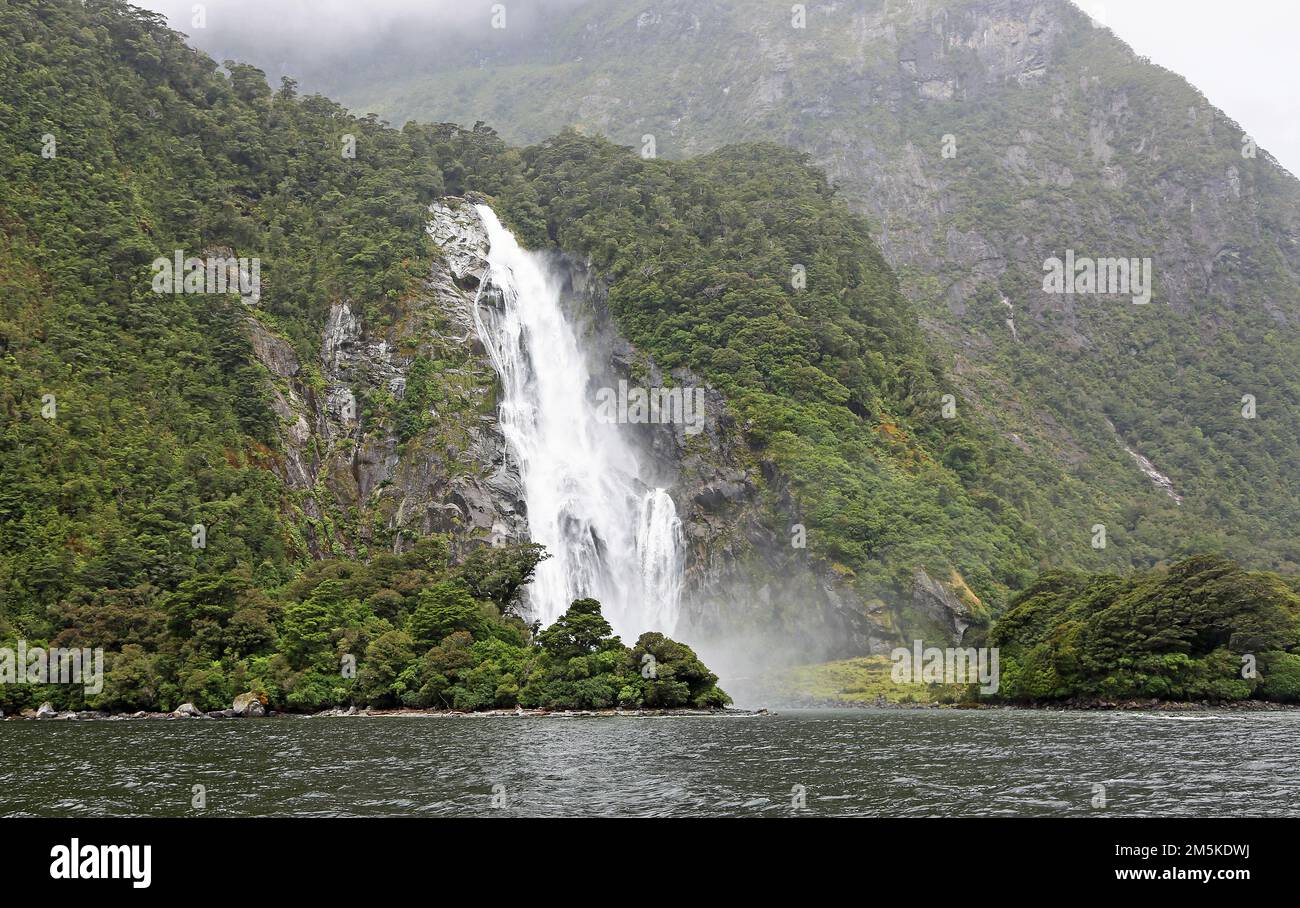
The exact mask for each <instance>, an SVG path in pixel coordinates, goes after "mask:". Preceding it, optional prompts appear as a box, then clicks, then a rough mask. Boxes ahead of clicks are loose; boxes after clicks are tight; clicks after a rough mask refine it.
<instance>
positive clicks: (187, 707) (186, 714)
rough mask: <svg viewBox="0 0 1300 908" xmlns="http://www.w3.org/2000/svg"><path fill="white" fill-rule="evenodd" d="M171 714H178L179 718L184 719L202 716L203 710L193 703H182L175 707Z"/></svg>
mask: <svg viewBox="0 0 1300 908" xmlns="http://www.w3.org/2000/svg"><path fill="white" fill-rule="evenodd" d="M173 715H176V716H180V717H181V718H185V719H190V718H201V717H202V716H203V712H202V710H200V709H199V708H198V707H197V706H195V705H194V704H193V703H182V704H181V705H180V706H178V707H176V710H175V712H174V713H173Z"/></svg>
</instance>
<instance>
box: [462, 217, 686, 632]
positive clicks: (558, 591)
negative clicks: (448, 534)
mask: <svg viewBox="0 0 1300 908" xmlns="http://www.w3.org/2000/svg"><path fill="white" fill-rule="evenodd" d="M475 208H476V210H477V211H478V213H479V216H480V217H481V218H482V220H483V224H484V226H485V227H486V228H487V235H488V242H489V244H490V245H489V248H488V275H487V277H486V279H485V280H484V281H483V284H482V286H481V287H480V289H479V299H478V301H477V304H476V305H475V306H474V321H475V325H476V327H477V328H478V333H479V336H480V337H481V338H482V339H483V342H484V344H485V345H486V346H487V348H488V355H489V356H490V357H491V359H492V364H493V366H494V368H495V369H496V371H497V374H498V375H499V376H500V378H501V386H502V399H501V410H500V420H501V428H502V431H503V432H504V434H505V437H506V441H507V443H508V444H509V445H510V449H511V452H512V453H513V454H514V455H515V457H516V458H517V460H518V462H519V469H520V474H521V478H522V480H523V486H524V498H525V503H526V504H527V507H528V523H529V527H530V529H531V534H532V537H533V541H535V542H540V543H542V544H543V545H545V546H546V550H547V551H548V552H550V553H551V558H549V559H547V560H546V561H543V562H542V564H541V565H540V566H539V567H538V570H537V577H536V579H535V580H534V581H533V584H532V588H531V590H530V592H529V600H530V604H531V608H532V611H533V615H534V617H536V618H538V619H540V620H541V621H542V623H543V624H550V623H551V622H552V621H554V620H555V619H556V618H558V617H559V616H560V615H561V614H563V612H564V611H565V609H567V608H568V607H569V604H570V603H571V602H572V601H573V600H574V599H577V598H580V597H583V596H590V597H592V598H595V599H599V600H600V602H601V605H602V611H603V613H604V615H605V617H606V618H607V619H608V620H609V622H610V624H612V625H613V626H614V631H615V633H617V634H619V635H620V636H622V637H623V638H624V639H625V640H626V641H628V642H631V641H632V640H635V639H636V637H637V636H639V635H640V634H641V633H643V632H645V631H662V632H663V633H667V634H671V633H672V632H673V630H674V628H675V626H676V624H677V612H678V606H679V600H680V596H681V584H682V569H683V563H684V558H683V554H682V551H683V543H682V532H681V521H680V520H679V519H678V517H677V510H676V507H675V506H674V505H673V500H672V497H671V496H670V495H669V494H668V493H667V491H665V490H664V489H660V488H647V486H646V485H645V484H644V483H643V482H642V481H641V479H640V478H639V474H640V468H639V464H638V459H637V456H636V451H635V450H634V448H633V447H632V445H631V444H630V443H629V442H628V440H627V439H626V438H625V437H624V435H623V433H622V431H621V430H620V427H619V426H617V425H612V424H607V423H603V422H601V421H599V420H597V419H596V415H595V409H594V407H593V405H592V403H591V401H590V400H589V398H588V384H589V382H590V378H591V376H590V373H589V371H588V369H587V364H586V361H585V359H584V358H583V356H582V352H581V350H580V349H579V346H578V339H577V334H576V333H575V331H574V330H573V327H572V326H571V325H570V324H569V322H568V320H567V319H566V318H565V315H564V312H563V311H562V309H561V307H560V292H559V287H558V285H557V284H556V282H555V281H554V279H553V277H552V274H551V272H550V270H549V269H548V268H547V267H546V264H545V262H544V261H543V260H542V258H541V257H540V256H538V255H536V254H535V253H531V252H529V251H527V250H525V249H523V248H522V247H521V246H520V245H519V243H518V242H517V241H516V240H515V238H514V236H513V235H512V234H511V233H510V231H508V230H506V229H505V227H503V226H502V225H501V222H500V221H499V220H498V219H497V216H496V214H495V213H494V212H493V211H492V209H491V208H489V207H488V206H486V205H477V206H475Z"/></svg>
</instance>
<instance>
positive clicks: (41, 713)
mask: <svg viewBox="0 0 1300 908" xmlns="http://www.w3.org/2000/svg"><path fill="white" fill-rule="evenodd" d="M58 716H59V714H58V712H57V711H56V710H55V709H54V706H53V705H52V704H51V703H50V702H49V701H46V702H44V703H42V704H41V705H40V706H38V707H36V718H38V719H57V718H58Z"/></svg>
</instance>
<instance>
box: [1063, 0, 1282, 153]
mask: <svg viewBox="0 0 1300 908" xmlns="http://www.w3.org/2000/svg"><path fill="white" fill-rule="evenodd" d="M1074 3H1075V5H1076V6H1078V7H1080V8H1081V9H1082V10H1083V11H1084V12H1086V13H1088V14H1089V15H1090V16H1093V17H1094V18H1095V19H1098V20H1100V21H1101V22H1102V23H1103V24H1104V25H1106V26H1107V27H1108V28H1110V30H1111V31H1113V32H1114V33H1115V34H1116V35H1118V36H1119V37H1120V38H1121V39H1122V40H1123V41H1125V42H1126V43H1127V44H1128V45H1129V46H1130V47H1132V48H1133V50H1134V51H1135V52H1136V53H1139V54H1142V55H1144V56H1147V57H1150V58H1151V60H1152V62H1154V63H1159V64H1160V65H1161V66H1163V67H1165V68H1166V69H1172V70H1173V71H1174V72H1176V73H1178V74H1179V75H1180V76H1182V77H1183V78H1185V79H1187V81H1189V82H1191V83H1192V84H1193V85H1195V86H1196V87H1197V88H1199V89H1200V90H1201V91H1202V92H1204V93H1205V96H1206V97H1207V98H1209V100H1210V103H1211V104H1213V105H1214V106H1215V107H1218V108H1219V109H1221V110H1222V111H1224V112H1225V113H1226V114H1228V116H1230V117H1232V118H1233V119H1234V120H1236V121H1237V122H1238V123H1240V124H1241V125H1242V128H1243V129H1245V130H1246V132H1248V133H1249V134H1250V136H1251V137H1252V138H1253V139H1254V140H1255V142H1256V143H1257V144H1258V145H1259V147H1261V148H1263V149H1266V150H1267V151H1269V152H1271V153H1272V154H1273V156H1274V157H1276V158H1277V159H1278V160H1279V161H1281V162H1282V164H1283V166H1285V167H1286V168H1287V169H1288V170H1290V171H1291V172H1292V173H1293V174H1297V175H1300V75H1298V74H1297V72H1296V61H1297V58H1298V57H1300V0H1234V2H1231V3H1229V2H1225V0H1074Z"/></svg>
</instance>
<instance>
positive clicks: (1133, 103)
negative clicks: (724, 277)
mask: <svg viewBox="0 0 1300 908" xmlns="http://www.w3.org/2000/svg"><path fill="white" fill-rule="evenodd" d="M538 6H539V5H538V4H517V5H516V6H515V7H512V8H511V16H512V18H510V19H509V20H508V21H507V23H506V27H505V28H496V27H494V25H493V23H492V21H491V20H490V17H489V16H487V15H486V14H485V15H482V16H478V17H475V16H472V15H466V16H463V17H459V18H457V19H456V21H455V23H454V27H451V28H446V29H436V30H435V29H431V28H430V27H429V24H428V22H429V20H428V17H425V16H422V15H421V14H420V13H418V12H413V13H412V14H411V15H410V16H409V17H406V18H404V19H399V20H398V21H396V22H393V23H392V24H391V27H390V28H389V29H387V30H384V31H376V32H372V33H361V34H358V35H357V36H355V40H352V41H349V42H347V43H336V44H333V45H330V46H329V47H326V48H322V49H321V50H320V51H319V52H317V51H316V50H315V49H313V51H312V53H311V54H305V53H302V52H300V51H299V50H297V49H296V48H295V42H296V41H297V40H298V39H297V38H296V37H295V33H294V26H290V28H288V29H287V30H285V31H283V32H280V31H266V30H261V31H250V30H248V29H240V28H239V25H240V23H234V22H229V21H222V20H221V19H219V18H218V19H216V20H213V21H211V22H210V23H209V25H208V29H207V30H205V31H203V32H196V40H199V41H200V42H210V43H212V44H215V45H220V46H222V47H224V48H227V49H229V48H238V50H239V52H240V53H241V54H244V55H246V56H248V57H249V58H252V59H264V60H266V61H267V62H268V63H270V64H274V65H275V66H276V67H277V70H279V69H283V71H287V72H291V73H294V74H301V75H302V78H303V79H304V80H307V81H309V82H310V84H312V85H313V86H317V87H320V88H322V89H324V90H327V91H330V92H335V93H337V96H339V97H341V98H343V99H344V100H345V101H346V102H347V103H349V104H351V105H353V106H354V107H356V108H357V109H360V110H367V111H370V110H373V111H377V112H379V114H380V115H381V116H384V117H388V118H391V119H393V120H394V121H395V122H402V121H404V120H405V119H406V118H408V117H414V118H417V119H430V118H432V119H438V120H448V119H451V120H457V121H460V122H464V123H472V122H474V121H475V120H478V119H483V120H488V121H489V122H492V123H493V124H495V125H496V126H497V128H498V129H499V130H500V131H501V133H502V135H503V136H504V137H505V138H506V139H507V140H508V141H512V142H521V143H527V142H535V141H539V140H541V139H542V138H544V137H546V136H549V135H552V134H554V133H555V132H557V131H558V130H560V129H561V128H564V127H569V126H572V127H575V128H577V129H579V130H581V131H584V132H588V133H594V134H601V135H605V136H609V137H610V138H612V139H614V140H615V141H619V142H624V143H628V144H632V145H635V146H636V147H638V148H642V147H646V143H647V141H651V142H652V143H653V146H654V149H655V153H656V154H657V155H659V156H661V157H671V158H682V157H688V156H693V155H699V154H702V153H706V152H708V151H710V150H713V149H716V148H719V147H721V146H725V145H727V144H730V143H736V142H750V141H761V142H772V143H778V144H782V145H786V146H789V147H792V148H797V149H800V150H802V151H806V152H808V153H809V154H810V155H811V159H812V161H813V162H814V163H815V164H817V165H818V166H820V167H822V168H823V169H824V170H825V171H826V173H827V174H828V175H829V177H830V179H831V180H832V181H833V182H834V184H835V185H836V186H837V187H838V188H839V189H840V191H841V192H842V193H843V195H844V197H845V198H846V199H847V200H848V201H849V203H850V205H851V206H852V207H853V208H854V210H856V211H858V212H860V213H863V214H865V215H867V216H868V217H869V218H870V219H871V221H872V223H873V226H874V228H875V236H876V239H877V241H878V242H879V244H880V246H881V248H882V250H883V252H884V254H885V256H886V258H887V260H888V261H889V262H890V263H891V264H892V265H893V266H894V268H895V270H896V272H897V273H898V274H899V277H900V284H901V286H902V287H903V289H904V291H905V292H906V293H907V295H908V296H909V297H910V298H912V299H913V300H914V301H915V303H916V305H917V308H918V312H919V314H920V316H921V318H922V321H923V326H924V328H925V330H926V335H927V342H928V344H929V345H930V346H931V348H932V349H933V350H934V351H935V354H936V355H938V356H940V357H942V359H943V362H944V365H945V368H946V370H947V372H948V374H950V375H951V376H952V377H953V381H954V383H955V384H956V386H957V388H958V389H959V391H960V397H961V398H962V400H963V402H964V403H965V404H966V405H967V406H968V407H969V408H971V409H978V410H979V411H980V412H981V414H982V415H983V417H984V418H986V419H987V421H988V422H989V423H991V424H993V425H995V426H996V427H997V431H998V434H999V435H1000V436H1001V437H1002V438H1003V439H1007V440H1010V441H1011V442H1012V443H1013V444H1015V445H1016V446H1017V447H1020V448H1022V449H1023V450H1024V451H1025V452H1027V453H1028V455H1029V458H1030V459H1031V460H1032V461H1033V462H1034V463H1035V464H1036V465H1037V466H1036V469H1038V470H1043V471H1048V470H1051V471H1059V472H1060V473H1061V474H1063V475H1065V476H1067V477H1069V480H1068V481H1066V482H1062V483H1057V484H1056V485H1055V487H1054V488H1053V489H1052V490H1051V493H1050V495H1049V496H1048V500H1047V501H1045V502H1034V501H1030V500H1029V499H1028V498H1024V497H1022V498H1019V499H1017V498H1016V497H1015V496H1014V495H1013V494H1012V490H1011V489H1009V488H1007V489H1004V490H1003V491H1002V492H1001V497H1003V498H1005V499H1007V500H1011V501H1013V502H1014V504H1015V506H1016V507H1017V509H1018V510H1019V511H1020V513H1021V514H1023V515H1026V516H1027V517H1029V519H1030V520H1031V522H1032V523H1033V524H1034V525H1035V526H1036V528H1038V530H1039V531H1040V532H1041V533H1042V534H1043V535H1044V537H1045V538H1046V539H1047V540H1049V541H1050V542H1049V545H1048V548H1049V550H1050V551H1052V552H1053V553H1060V555H1059V557H1060V558H1062V559H1064V560H1066V561H1073V562H1089V561H1091V563H1094V564H1096V565H1098V566H1100V565H1101V564H1104V563H1109V564H1112V565H1115V566H1119V565H1138V566H1146V565H1150V564H1152V563H1154V562H1156V561H1158V560H1159V559H1161V558H1164V557H1166V556H1169V555H1171V554H1179V553H1181V554H1192V553H1195V552H1199V551H1207V550H1216V551H1224V552H1229V553H1231V554H1232V555H1233V556H1234V557H1236V558H1239V559H1241V560H1243V561H1245V562H1248V563H1250V564H1253V565H1256V566H1258V567H1262V568H1274V569H1279V570H1282V571H1285V572H1294V571H1295V570H1296V569H1297V566H1298V565H1300V549H1297V540H1296V535H1295V532H1294V528H1295V526H1296V525H1297V523H1298V522H1300V511H1297V507H1298V505H1297V503H1298V502H1300V490H1298V489H1297V486H1296V482H1297V477H1296V471H1295V465H1296V464H1297V463H1300V442H1297V437H1296V434H1295V432H1294V431H1293V428H1294V426H1295V425H1296V424H1297V422H1298V421H1300V382H1298V380H1297V377H1296V370H1295V368H1294V364H1295V362H1296V361H1297V359H1300V308H1298V307H1300V183H1298V182H1297V181H1296V179H1295V178H1294V176H1292V175H1291V174H1288V173H1287V172H1286V171H1285V170H1284V169H1282V168H1281V167H1280V166H1279V165H1278V164H1277V162H1276V161H1275V160H1273V158H1272V157H1271V156H1270V155H1269V154H1268V151H1267V149H1264V148H1257V147H1255V145H1254V143H1253V141H1252V140H1251V138H1250V137H1249V136H1246V135H1245V134H1244V131H1243V130H1242V128H1241V127H1240V126H1239V125H1238V124H1237V123H1236V122H1234V121H1233V119H1232V118H1231V116H1229V115H1228V114H1225V113H1224V112H1223V111H1220V110H1217V109H1215V108H1214V107H1213V106H1212V105H1211V104H1210V103H1209V102H1208V101H1207V99H1206V98H1205V96H1204V95H1203V94H1201V92H1199V91H1198V90H1197V89H1196V88H1195V87H1194V86H1192V85H1189V84H1188V83H1187V82H1186V81H1185V80H1183V79H1182V78H1180V77H1179V76H1178V75H1176V74H1174V73H1171V72H1169V71H1167V70H1164V69H1162V68H1160V67H1159V66H1155V65H1153V64H1151V62H1150V61H1147V60H1144V59H1142V58H1140V57H1138V56H1137V55H1136V54H1135V53H1133V52H1132V51H1131V50H1130V49H1129V48H1128V47H1127V46H1126V45H1124V44H1123V42H1121V41H1120V40H1118V39H1117V38H1116V37H1115V36H1114V35H1113V34H1112V33H1111V32H1110V31H1109V30H1107V29H1106V28H1103V27H1098V24H1096V23H1093V22H1091V21H1089V19H1088V18H1087V17H1086V16H1085V15H1083V14H1082V13H1081V12H1080V11H1079V10H1078V9H1077V8H1075V7H1074V6H1073V5H1072V4H1071V3H1070V2H1068V0H924V2H908V3H894V2H885V0H852V2H845V3H836V4H820V5H819V4H807V5H799V6H798V7H795V8H793V9H792V5H791V4H782V3H755V2H751V0H707V2H697V0H591V2H585V3H575V4H566V3H559V4H556V3H550V4H546V3H543V4H540V8H541V9H543V10H546V11H547V12H545V14H538V12H537V7H538ZM800 10H803V14H802V15H800V14H799V11H800ZM303 27H304V28H305V27H306V26H303ZM375 42H378V43H382V52H377V50H376V44H375ZM431 49H432V50H431ZM1066 250H1073V251H1074V252H1075V253H1076V254H1078V255H1079V256H1084V255H1089V256H1124V257H1139V258H1144V257H1150V258H1151V260H1152V267H1153V270H1154V273H1155V287H1154V295H1153V301H1152V303H1151V304H1149V305H1146V306H1134V305H1132V304H1131V302H1130V300H1129V299H1128V298H1127V297H1123V296H1066V295H1058V294H1048V293H1045V292H1043V270H1042V266H1043V263H1044V261H1045V260H1047V259H1049V258H1051V257H1053V256H1063V255H1065V253H1066ZM1247 395H1249V397H1250V399H1251V400H1253V402H1254V406H1255V409H1254V410H1253V411H1249V412H1252V413H1253V414H1254V418H1246V417H1245V416H1244V415H1243V413H1245V412H1247V411H1246V409H1245V408H1246V407H1247V406H1248V404H1249V401H1246V400H1244V398H1246V396H1247ZM1159 475H1163V476H1164V477H1167V479H1166V480H1159V481H1153V478H1154V479H1158V476H1159ZM1094 524H1103V525H1105V526H1106V528H1107V533H1108V548H1107V549H1106V550H1105V551H1104V552H1093V551H1089V550H1088V546H1089V538H1090V536H1089V533H1088V530H1089V528H1090V527H1092V526H1093V525H1094ZM1080 549H1083V550H1082V551H1081V550H1080Z"/></svg>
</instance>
